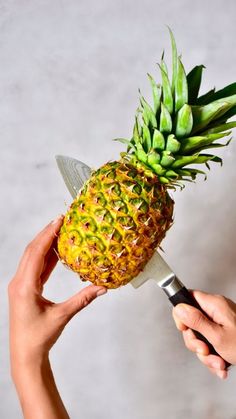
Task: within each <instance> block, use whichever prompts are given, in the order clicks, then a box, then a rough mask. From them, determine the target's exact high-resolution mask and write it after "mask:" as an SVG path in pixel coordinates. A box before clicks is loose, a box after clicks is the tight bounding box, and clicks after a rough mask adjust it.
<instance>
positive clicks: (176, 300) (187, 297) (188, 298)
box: [169, 287, 231, 370]
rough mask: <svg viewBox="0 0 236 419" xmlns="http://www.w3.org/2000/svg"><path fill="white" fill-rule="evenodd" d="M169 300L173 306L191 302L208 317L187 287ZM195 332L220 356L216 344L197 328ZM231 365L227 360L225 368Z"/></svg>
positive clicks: (211, 351)
mask: <svg viewBox="0 0 236 419" xmlns="http://www.w3.org/2000/svg"><path fill="white" fill-rule="evenodd" d="M169 300H170V302H171V303H172V304H173V306H176V305H177V304H180V303H184V304H189V305H190V306H192V307H195V308H197V309H198V310H200V311H201V312H202V313H203V314H204V316H206V317H208V316H207V314H206V313H205V312H204V311H203V310H202V308H201V307H200V305H199V304H198V302H197V301H196V300H195V298H194V297H193V295H192V294H191V293H190V292H189V291H188V290H187V288H185V287H183V288H181V289H180V290H179V291H178V292H177V293H176V294H174V295H172V297H170V298H169ZM208 318H209V317H208ZM193 332H194V334H195V336H196V338H197V339H199V340H201V341H202V342H205V343H206V344H207V346H208V348H209V351H210V353H211V354H212V355H218V356H220V355H219V354H218V353H217V352H216V350H215V348H214V346H213V345H212V344H211V343H210V342H209V341H208V340H207V339H206V338H205V336H203V335H202V334H201V333H199V332H197V331H196V330H193ZM221 358H222V357H221ZM224 361H225V360H224ZM230 366H231V364H230V363H229V362H228V361H225V370H228V369H229V367H230Z"/></svg>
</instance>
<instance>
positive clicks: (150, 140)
mask: <svg viewBox="0 0 236 419" xmlns="http://www.w3.org/2000/svg"><path fill="white" fill-rule="evenodd" d="M169 32H170V38H171V46H172V80H171V81H170V79H169V75H168V69H167V66H166V63H165V61H164V53H163V55H162V57H161V62H160V64H159V68H160V73H161V79H162V84H157V83H156V82H155V80H154V79H153V77H152V76H151V75H150V74H148V78H149V81H150V84H151V88H152V95H153V105H152V106H150V105H149V104H148V103H147V101H146V100H145V99H144V97H143V96H142V95H141V92H140V91H139V93H140V106H139V107H138V109H137V112H136V116H135V124H134V129H133V136H132V138H131V139H125V138H117V139H116V140H117V141H121V142H122V143H125V144H127V151H126V152H125V153H121V157H122V158H123V159H124V160H129V161H130V162H131V163H133V164H135V165H139V164H140V162H141V164H142V165H144V166H146V167H147V168H148V169H149V170H151V171H152V172H154V173H155V174H156V175H158V178H159V180H160V182H161V183H164V184H166V186H169V187H175V186H181V187H183V181H194V180H195V178H196V176H197V175H198V174H203V175H204V176H205V178H206V173H205V172H204V171H202V170H199V169H196V168H195V167H189V165H196V164H205V165H206V167H207V168H208V169H209V168H210V167H209V162H210V161H212V162H216V163H220V164H222V159H221V158H220V157H218V156H216V155H215V154H206V153H205V152H203V151H204V150H206V149H211V148H219V147H224V146H226V145H228V144H229V142H230V140H231V138H230V139H228V141H227V142H226V143H219V142H217V140H220V139H222V138H224V137H228V136H229V135H230V134H231V131H230V130H231V129H232V128H234V127H236V121H233V122H227V121H228V119H229V118H231V117H232V116H234V115H235V114H236V83H232V84H230V85H228V86H226V87H225V88H223V89H221V90H218V91H215V88H214V89H212V90H210V91H209V92H207V93H206V94H204V95H201V96H199V90H200V85H201V79H202V72H203V69H204V68H205V67H204V66H203V65H197V66H195V67H194V68H193V69H192V70H191V71H190V72H189V73H188V74H187V75H186V72H185V69H184V66H183V64H182V61H181V58H180V57H179V56H178V53H177V47H176V43H175V38H174V36H173V33H172V31H171V30H170V29H169Z"/></svg>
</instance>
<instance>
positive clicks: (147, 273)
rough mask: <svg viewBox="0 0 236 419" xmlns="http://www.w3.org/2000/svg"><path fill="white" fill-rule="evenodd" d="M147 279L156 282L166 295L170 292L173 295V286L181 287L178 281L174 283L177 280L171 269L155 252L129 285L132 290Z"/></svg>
mask: <svg viewBox="0 0 236 419" xmlns="http://www.w3.org/2000/svg"><path fill="white" fill-rule="evenodd" d="M149 279H153V280H154V281H155V282H157V284H158V286H159V287H160V288H162V289H163V290H164V291H165V292H166V293H167V294H168V295H169V293H170V290H171V294H173V292H174V291H175V289H174V287H175V286H178V289H179V286H180V284H181V285H182V283H181V282H180V281H179V280H178V281H176V279H177V278H176V275H175V273H174V272H173V271H172V269H171V268H170V267H169V265H168V264H167V263H166V262H165V260H164V259H163V257H162V256H161V255H160V253H158V251H157V250H156V251H155V253H154V255H153V256H152V258H151V259H150V260H149V262H148V263H147V264H146V266H145V268H144V270H143V271H142V272H140V274H139V275H138V276H136V278H134V279H132V281H130V283H131V285H132V286H133V287H134V288H139V287H140V286H141V285H143V284H144V283H145V282H146V281H148V280H149ZM175 284H176V285H175ZM177 284H178V285H177Z"/></svg>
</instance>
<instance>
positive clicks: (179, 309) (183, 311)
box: [174, 304, 188, 319]
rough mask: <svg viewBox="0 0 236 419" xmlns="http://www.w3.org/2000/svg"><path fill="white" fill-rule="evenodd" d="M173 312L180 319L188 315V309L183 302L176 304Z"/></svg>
mask: <svg viewBox="0 0 236 419" xmlns="http://www.w3.org/2000/svg"><path fill="white" fill-rule="evenodd" d="M174 310H175V314H176V315H177V317H179V318H180V319H185V318H186V317H187V316H188V309H187V308H186V307H185V305H184V304H178V305H177V306H176V307H175V308H174Z"/></svg>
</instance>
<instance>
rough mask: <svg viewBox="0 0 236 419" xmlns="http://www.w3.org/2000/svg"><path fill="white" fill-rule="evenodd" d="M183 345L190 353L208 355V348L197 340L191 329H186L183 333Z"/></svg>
mask: <svg viewBox="0 0 236 419" xmlns="http://www.w3.org/2000/svg"><path fill="white" fill-rule="evenodd" d="M183 338H184V343H185V345H186V347H187V348H188V349H189V350H190V351H192V352H196V353H198V354H201V355H208V354H209V348H208V346H207V344H206V343H205V342H202V341H201V340H199V339H197V338H196V336H195V334H194V332H193V331H192V330H191V329H187V330H185V331H184V332H183Z"/></svg>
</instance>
